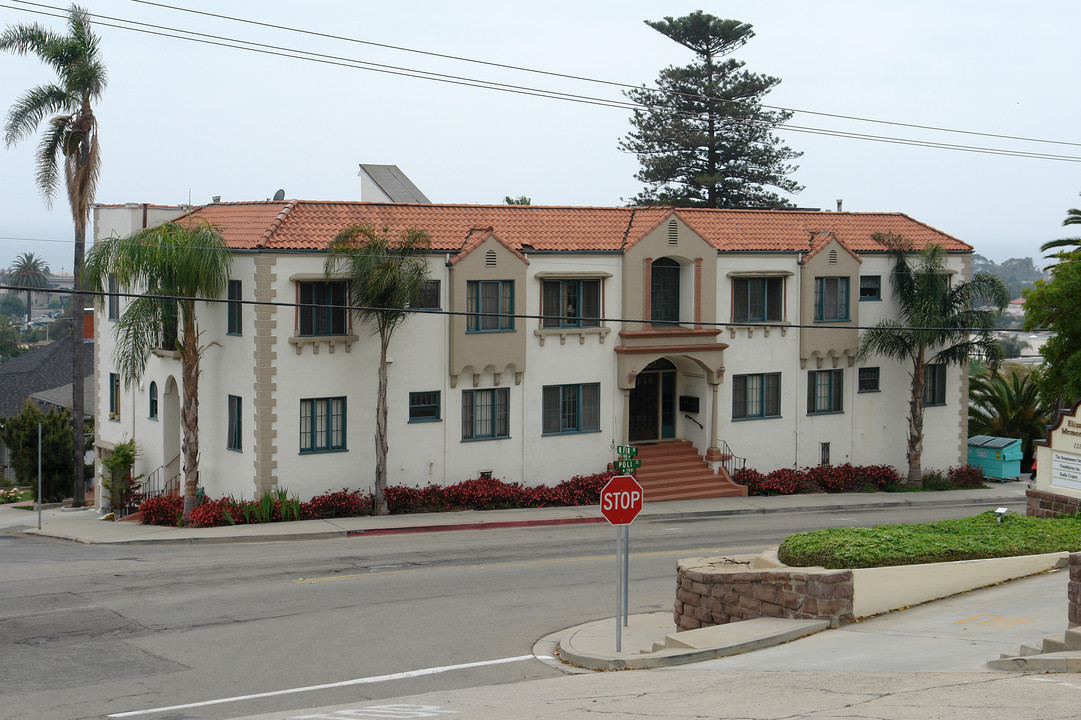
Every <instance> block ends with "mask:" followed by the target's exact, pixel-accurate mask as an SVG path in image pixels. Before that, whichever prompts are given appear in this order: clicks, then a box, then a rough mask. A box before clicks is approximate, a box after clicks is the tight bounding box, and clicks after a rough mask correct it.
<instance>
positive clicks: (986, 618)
mask: <svg viewBox="0 0 1081 720" xmlns="http://www.w3.org/2000/svg"><path fill="white" fill-rule="evenodd" d="M1023 622H1032V619H1031V618H1017V617H1007V616H1005V615H991V614H988V613H984V614H983V615H973V616H972V617H970V618H965V619H964V620H958V621H957V624H958V625H982V626H984V627H992V628H1004V627H1009V626H1010V625H1017V624H1018V623H1023Z"/></svg>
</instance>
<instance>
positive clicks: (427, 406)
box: [409, 390, 442, 423]
mask: <svg viewBox="0 0 1081 720" xmlns="http://www.w3.org/2000/svg"><path fill="white" fill-rule="evenodd" d="M441 419H442V416H441V415H440V404H439V391H438V390H432V391H429V392H411V393H409V422H411V423H414V422H438V421H439V420H441Z"/></svg>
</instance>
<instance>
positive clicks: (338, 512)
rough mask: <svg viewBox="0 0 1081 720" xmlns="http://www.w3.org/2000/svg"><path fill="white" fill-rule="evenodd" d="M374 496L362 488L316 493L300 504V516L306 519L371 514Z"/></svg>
mask: <svg viewBox="0 0 1081 720" xmlns="http://www.w3.org/2000/svg"><path fill="white" fill-rule="evenodd" d="M371 512H372V496H371V495H370V494H368V493H365V492H362V491H360V490H346V489H344V488H343V489H341V490H337V491H335V492H326V493H323V494H322V495H316V496H315V497H313V498H312V499H311V500H309V501H308V502H306V503H301V505H300V517H301V518H302V519H304V520H326V519H329V518H340V517H356V516H358V515H370V514H371Z"/></svg>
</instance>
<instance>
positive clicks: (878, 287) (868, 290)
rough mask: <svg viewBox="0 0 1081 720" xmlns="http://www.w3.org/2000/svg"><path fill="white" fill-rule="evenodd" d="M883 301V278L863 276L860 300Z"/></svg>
mask: <svg viewBox="0 0 1081 720" xmlns="http://www.w3.org/2000/svg"><path fill="white" fill-rule="evenodd" d="M881 299H882V276H881V275H863V276H862V277H860V300H881Z"/></svg>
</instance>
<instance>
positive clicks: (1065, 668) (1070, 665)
mask: <svg viewBox="0 0 1081 720" xmlns="http://www.w3.org/2000/svg"><path fill="white" fill-rule="evenodd" d="M987 667H989V668H991V669H992V670H1021V671H1024V672H1081V627H1076V628H1070V629H1069V630H1067V631H1066V632H1064V633H1062V634H1061V635H1052V636H1051V637H1046V638H1044V639H1043V642H1042V643H1041V644H1040V647H1039V648H1035V647H1032V646H1031V645H1022V646H1021V648H1020V649H1019V651H1018V653H1017V654H1016V655H1010V654H1008V653H1003V654H1002V656H1001V657H1000V658H999V659H998V660H991V661H990V662H988V663H987Z"/></svg>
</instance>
